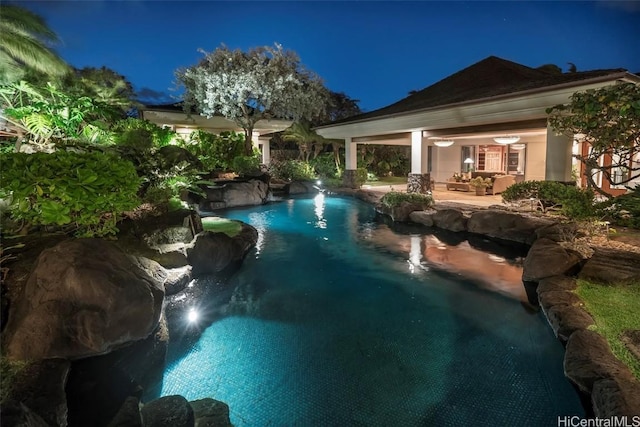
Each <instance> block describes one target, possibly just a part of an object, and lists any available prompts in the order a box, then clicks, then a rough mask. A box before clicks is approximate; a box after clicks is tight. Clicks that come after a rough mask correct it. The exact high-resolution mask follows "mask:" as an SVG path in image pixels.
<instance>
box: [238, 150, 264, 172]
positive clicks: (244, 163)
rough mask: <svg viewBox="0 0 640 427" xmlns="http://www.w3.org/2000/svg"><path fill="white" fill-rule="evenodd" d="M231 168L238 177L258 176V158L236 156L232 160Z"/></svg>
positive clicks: (254, 156)
mask: <svg viewBox="0 0 640 427" xmlns="http://www.w3.org/2000/svg"><path fill="white" fill-rule="evenodd" d="M231 168H232V169H233V171H234V172H235V173H237V174H238V175H240V176H255V175H259V174H260V172H261V171H260V157H258V156H257V155H256V154H254V155H252V156H238V157H236V158H234V159H233V162H232V164H231Z"/></svg>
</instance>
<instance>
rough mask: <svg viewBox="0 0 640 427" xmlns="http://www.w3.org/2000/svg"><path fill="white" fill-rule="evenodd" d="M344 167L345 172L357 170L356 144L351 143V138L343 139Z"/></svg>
mask: <svg viewBox="0 0 640 427" xmlns="http://www.w3.org/2000/svg"><path fill="white" fill-rule="evenodd" d="M344 167H345V169H347V170H356V169H358V143H357V142H352V141H351V137H347V138H345V139H344Z"/></svg>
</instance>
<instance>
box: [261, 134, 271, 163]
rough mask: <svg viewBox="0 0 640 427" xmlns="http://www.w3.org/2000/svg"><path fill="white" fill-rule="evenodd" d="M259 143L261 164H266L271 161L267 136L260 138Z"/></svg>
mask: <svg viewBox="0 0 640 427" xmlns="http://www.w3.org/2000/svg"><path fill="white" fill-rule="evenodd" d="M260 144H261V145H262V164H263V165H268V164H269V163H271V143H270V142H269V138H261V139H260Z"/></svg>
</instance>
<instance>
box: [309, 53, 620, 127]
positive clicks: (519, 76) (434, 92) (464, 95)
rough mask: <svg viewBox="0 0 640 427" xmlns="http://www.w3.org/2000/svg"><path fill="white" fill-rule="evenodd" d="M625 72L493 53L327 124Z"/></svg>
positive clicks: (372, 117) (360, 119) (618, 69)
mask: <svg viewBox="0 0 640 427" xmlns="http://www.w3.org/2000/svg"><path fill="white" fill-rule="evenodd" d="M625 72H626V70H625V69H622V68H616V69H606V70H593V71H581V72H573V73H563V74H557V73H552V72H548V71H544V70H540V69H535V68H530V67H527V66H525V65H521V64H518V63H515V62H512V61H508V60H506V59H502V58H498V57H496V56H490V57H488V58H485V59H483V60H482V61H480V62H477V63H475V64H473V65H470V66H469V67H467V68H465V69H463V70H461V71H458V72H457V73H455V74H452V75H450V76H449V77H446V78H444V79H442V80H440V81H439V82H437V83H434V84H432V85H431V86H429V87H427V88H425V89H422V90H420V91H418V92H416V93H413V94H411V95H409V96H408V97H406V98H404V99H401V100H400V101H398V102H396V103H394V104H391V105H388V106H386V107H383V108H380V109H378V110H374V111H371V112H367V113H363V114H359V115H357V116H353V117H349V118H347V119H344V120H338V121H336V122H333V123H331V124H327V125H325V126H332V125H334V124H340V123H349V122H356V121H362V120H368V119H374V118H378V117H383V116H389V115H394V114H402V113H407V112H413V111H417V110H423V109H428V108H434V107H440V106H445V105H450V104H457V103H461V102H472V101H478V100H481V99H482V100H484V99H487V98H492V97H497V96H502V95H509V94H515V93H517V92H523V91H528V90H533V89H541V88H546V87H551V86H556V85H562V84H569V83H574V82H576V83H577V82H580V81H582V80H589V79H593V78H597V77H603V76H609V75H614V74H620V75H622V74H624V73H625ZM320 127H323V126H320Z"/></svg>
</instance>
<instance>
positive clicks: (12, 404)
mask: <svg viewBox="0 0 640 427" xmlns="http://www.w3.org/2000/svg"><path fill="white" fill-rule="evenodd" d="M0 422H1V423H2V425H3V426H15V427H51V424H49V423H47V422H46V421H45V420H43V419H42V417H40V416H39V415H38V414H36V413H35V412H33V411H32V410H31V409H29V407H28V406H26V405H25V404H24V403H21V402H18V401H15V400H10V399H5V400H3V401H2V403H0Z"/></svg>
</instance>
